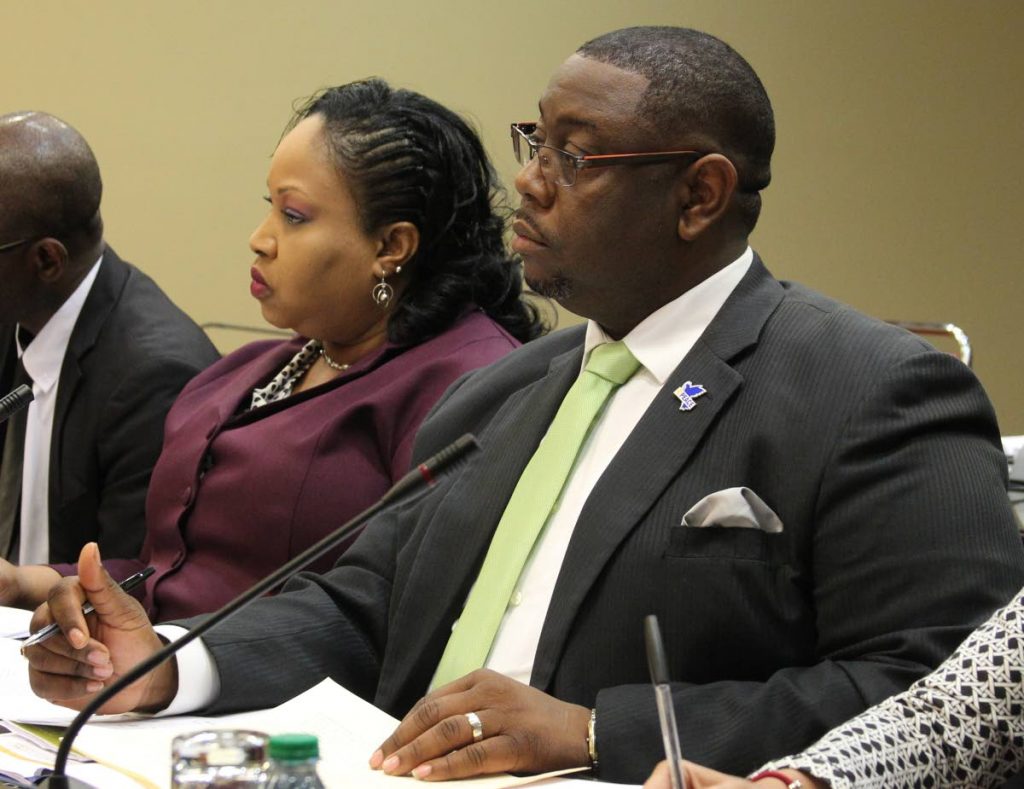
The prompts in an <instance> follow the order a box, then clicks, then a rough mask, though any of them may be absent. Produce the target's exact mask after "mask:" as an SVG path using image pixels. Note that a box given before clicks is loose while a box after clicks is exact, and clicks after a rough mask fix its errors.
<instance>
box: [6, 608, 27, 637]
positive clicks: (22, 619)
mask: <svg viewBox="0 0 1024 789" xmlns="http://www.w3.org/2000/svg"><path fill="white" fill-rule="evenodd" d="M31 621H32V612H31V611H25V610H24V609H22V608H9V607H8V606H5V605H0V638H27V637H28V626H29V622H31Z"/></svg>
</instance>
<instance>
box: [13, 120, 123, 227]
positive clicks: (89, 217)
mask: <svg viewBox="0 0 1024 789" xmlns="http://www.w3.org/2000/svg"><path fill="white" fill-rule="evenodd" d="M0 125H2V126H3V127H4V129H3V131H4V135H3V139H4V144H3V146H2V150H0V180H2V181H3V183H4V189H3V190H2V192H0V203H2V204H3V209H4V212H5V217H4V224H5V226H7V227H8V228H9V229H10V230H17V231H19V232H20V233H22V234H24V235H26V236H36V235H49V236H53V237H55V238H59V239H60V240H62V241H64V242H65V243H68V242H69V240H70V239H72V238H74V237H76V236H79V235H82V236H85V237H87V238H89V239H92V238H94V237H96V236H98V234H99V233H102V227H103V226H102V222H101V220H100V213H99V211H100V200H101V198H102V195H103V181H102V179H101V178H100V170H99V165H98V164H97V163H96V157H95V156H94V155H93V152H92V149H91V148H90V147H89V144H88V143H87V142H86V141H85V138H84V137H82V135H81V134H80V133H79V132H78V131H77V130H75V129H74V128H72V127H71V126H69V125H68V124H67V123H65V122H64V121H62V120H60V119H59V118H56V117H55V116H53V115H48V114H47V113H42V112H18V113H11V114H9V115H4V116H0Z"/></svg>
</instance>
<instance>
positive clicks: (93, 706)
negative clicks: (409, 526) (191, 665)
mask: <svg viewBox="0 0 1024 789" xmlns="http://www.w3.org/2000/svg"><path fill="white" fill-rule="evenodd" d="M479 448H480V445H479V444H478V443H477V441H476V439H475V438H474V437H473V436H471V435H470V434H468V433H467V434H466V435H464V436H462V437H461V438H459V439H456V440H455V441H454V442H452V443H451V444H449V445H448V446H447V447H445V448H444V449H442V450H441V451H440V452H438V453H437V454H436V455H434V456H433V457H431V458H429V459H428V460H426V461H424V462H423V463H421V464H420V465H419V466H417V467H416V468H414V469H413V470H412V471H410V472H409V473H408V474H406V475H405V476H404V477H402V478H401V479H400V480H398V482H396V483H395V484H394V485H393V486H392V487H391V489H390V490H388V492H387V493H385V494H384V496H383V497H382V498H381V499H380V500H379V501H378V502H377V503H376V504H374V505H372V506H371V507H370V508H369V509H366V510H363V512H361V513H360V514H359V515H357V516H356V517H354V518H352V520H350V521H348V523H345V524H344V525H342V526H339V527H338V528H337V529H335V530H334V531H333V532H331V533H330V534H328V535H327V536H326V537H324V538H323V539H322V540H320V541H319V542H317V543H314V544H313V545H311V546H310V547H309V548H307V549H306V550H304V551H303V552H302V553H300V554H299V555H298V556H295V557H294V558H292V559H290V560H289V561H287V562H286V563H285V564H283V565H281V566H280V567H279V568H278V569H277V570H275V571H274V572H272V573H271V574H270V575H268V576H267V577H266V578H264V579H263V580H262V581H258V582H257V583H255V584H254V585H253V586H252V587H250V588H249V589H247V590H246V591H244V592H242V593H241V594H240V595H238V597H236V598H235V599H234V600H232V601H231V602H229V603H227V604H225V605H224V606H223V607H222V608H220V609H219V610H217V611H215V612H214V613H212V614H210V616H209V617H207V619H205V620H204V621H203V622H201V623H200V624H198V625H196V626H195V627H194V628H192V629H191V630H189V631H188V633H186V634H185V635H184V636H182V637H181V638H179V639H178V640H177V641H174V642H172V643H170V644H167V645H166V646H165V647H163V649H160V650H158V651H157V652H154V653H153V654H152V655H150V656H149V657H148V658H146V659H145V660H141V661H139V662H138V663H137V664H136V665H134V666H133V667H132V668H130V669H129V670H128V671H127V672H126V673H125V674H123V675H122V676H121V678H120V679H118V680H117V681H116V682H113V683H111V684H110V685H108V686H107V687H106V688H104V689H103V690H102V691H100V693H99V694H98V695H97V696H96V697H95V698H94V699H93V700H92V701H90V702H89V703H88V704H87V705H86V706H85V707H83V708H82V711H81V712H79V713H78V715H77V716H75V719H74V720H73V721H72V722H71V725H70V726H68V728H67V730H66V731H65V732H64V737H63V738H62V739H61V743H60V748H58V750H57V757H56V759H55V760H54V764H53V772H52V773H51V774H50V775H48V776H46V778H45V779H44V780H43V781H42V782H41V783H40V784H38V785H39V786H44V787H48V788H49V789H92V787H91V786H90V785H89V784H87V783H85V782H83V781H80V780H78V779H77V778H72V777H70V776H68V775H66V774H65V771H66V770H67V761H68V756H69V754H70V753H71V746H72V744H73V743H74V741H75V737H76V736H78V733H79V732H80V731H81V730H82V727H83V726H84V725H85V723H86V721H88V720H89V718H90V717H92V715H93V714H95V712H96V711H97V710H98V709H99V708H100V707H102V706H103V705H104V704H106V703H107V702H108V701H109V700H110V699H112V698H113V697H114V696H116V695H117V694H118V693H120V692H121V691H122V690H124V689H125V688H126V687H128V686H129V685H131V684H132V683H133V682H135V681H136V680H138V679H139V678H141V677H142V676H144V675H145V674H147V673H148V672H150V671H152V670H153V669H154V668H156V667H157V666H159V665H160V664H161V663H163V662H164V661H165V660H166V659H167V658H169V657H171V656H172V655H174V654H175V653H176V652H178V651H179V650H180V649H181V648H182V647H184V646H185V645H186V644H190V643H191V642H193V641H195V640H196V639H197V638H199V637H200V636H201V635H202V634H203V633H205V632H206V631H208V630H210V629H211V628H213V627H216V626H217V625H218V624H220V623H221V622H223V621H224V620H225V619H227V618H228V617H229V616H230V615H231V614H233V613H235V612H236V611H238V610H239V609H240V608H243V607H245V606H246V605H247V604H249V603H250V602H252V601H253V600H254V599H255V598H257V597H260V596H262V595H263V594H264V593H266V592H269V591H270V590H271V589H273V588H274V587H275V586H277V585H278V584H280V583H281V582H282V581H284V580H286V579H287V578H288V577H289V576H291V575H293V574H294V573H296V572H298V571H299V570H301V569H302V568H303V567H306V566H307V565H309V564H310V563H312V562H314V561H316V560H317V559H319V558H320V557H321V556H323V555H324V554H325V553H327V551H329V550H330V549H331V548H333V547H335V546H336V545H338V544H339V543H340V542H342V541H343V540H344V539H345V538H346V537H349V536H350V535H351V534H352V532H353V531H355V530H356V529H357V528H359V527H360V526H362V525H363V524H364V523H365V522H366V521H367V520H369V519H370V518H372V517H373V516H374V515H376V514H377V513H379V512H380V511H381V510H383V509H385V508H386V507H389V506H390V505H392V504H395V503H396V502H398V501H401V500H403V499H406V498H408V497H409V496H410V495H412V494H414V493H416V492H418V491H421V490H423V489H424V488H427V487H430V486H432V485H433V484H434V483H435V481H436V479H437V478H438V477H439V476H440V475H441V474H443V473H445V472H446V471H448V470H450V469H451V468H453V467H454V466H455V465H456V464H457V463H458V462H459V461H461V460H462V459H463V458H465V457H466V456H467V455H469V454H470V453H471V452H474V451H476V450H477V449H479Z"/></svg>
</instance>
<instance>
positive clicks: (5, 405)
mask: <svg viewBox="0 0 1024 789" xmlns="http://www.w3.org/2000/svg"><path fill="white" fill-rule="evenodd" d="M33 399H35V395H33V394H32V387H31V386H29V385H28V384H22V385H21V386H19V387H18V388H17V389H15V390H14V391H13V392H11V393H10V394H6V395H4V396H3V397H0V422H4V421H6V420H8V419H10V418H11V417H12V416H14V415H15V414H16V413H18V412H19V411H20V410H21V409H23V408H27V407H28V404H29V403H31V402H32V400H33Z"/></svg>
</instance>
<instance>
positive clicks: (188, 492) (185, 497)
mask: <svg viewBox="0 0 1024 789" xmlns="http://www.w3.org/2000/svg"><path fill="white" fill-rule="evenodd" d="M181 503H182V504H184V505H185V506H186V507H187V506H188V505H189V504H191V503H192V486H191V485H187V486H186V487H185V492H184V493H183V494H182V496H181Z"/></svg>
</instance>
